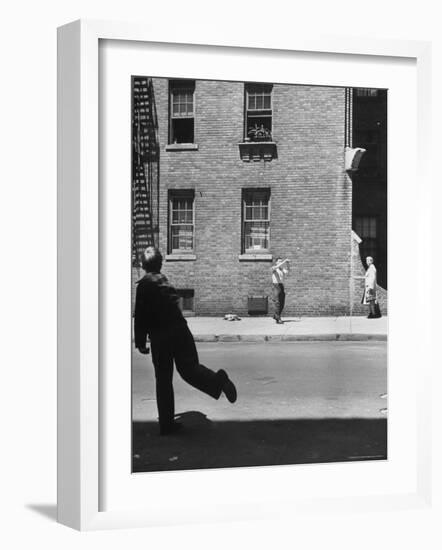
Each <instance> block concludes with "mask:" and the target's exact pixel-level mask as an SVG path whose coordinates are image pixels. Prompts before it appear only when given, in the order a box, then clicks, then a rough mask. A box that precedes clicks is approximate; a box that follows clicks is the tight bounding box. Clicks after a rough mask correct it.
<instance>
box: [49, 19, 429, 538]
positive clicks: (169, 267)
mask: <svg viewBox="0 0 442 550" xmlns="http://www.w3.org/2000/svg"><path fill="white" fill-rule="evenodd" d="M202 36H203V35H201V37H200V38H199V37H198V36H192V39H190V38H189V36H186V34H185V31H184V30H183V33H182V35H174V36H167V35H166V34H162V33H161V32H159V31H155V30H154V29H147V28H144V27H142V26H137V25H133V24H125V23H115V22H113V23H107V22H97V21H77V22H74V23H71V24H68V25H66V26H64V27H61V28H60V29H59V46H58V51H59V56H58V74H59V79H58V115H59V116H58V121H59V128H58V130H59V137H58V147H59V150H58V159H59V164H58V187H59V201H58V205H59V217H58V220H59V224H58V232H59V245H58V258H59V262H58V273H59V275H58V282H59V299H58V304H59V323H58V333H59V340H58V348H59V351H58V397H59V399H58V403H59V405H58V518H59V521H60V522H61V523H64V524H66V525H68V526H71V527H74V528H77V529H81V530H90V529H104V528H115V527H137V526H150V525H165V524H174V523H175V524H176V523H189V522H190V523H193V522H202V521H229V520H238V519H254V518H261V517H262V518H264V517H266V518H269V517H279V518H284V517H287V518H290V517H291V516H292V515H293V514H303V513H319V512H326V511H327V510H329V509H333V512H334V513H336V511H342V512H348V511H349V510H354V509H358V510H364V511H371V510H377V511H379V509H384V510H392V509H397V508H404V507H424V506H427V505H428V503H429V500H430V496H431V471H430V454H429V449H430V433H429V431H428V419H429V415H430V403H429V401H428V399H427V398H426V393H427V392H428V390H429V388H430V381H429V373H430V370H431V364H422V363H420V361H419V358H420V357H421V354H422V350H423V349H426V348H428V347H429V346H430V340H429V338H430V336H429V335H430V333H431V330H430V327H429V325H428V324H429V323H430V319H431V318H430V316H429V315H428V316H422V315H419V312H420V313H422V312H423V311H428V310H429V304H430V284H429V283H430V267H431V264H430V258H431V256H430V253H429V251H428V249H427V247H419V244H420V243H421V242H422V241H425V240H426V242H431V234H430V230H429V225H428V223H427V218H426V215H425V212H426V209H427V208H428V204H429V201H430V200H431V185H430V178H429V160H430V159H429V158H428V157H429V155H428V153H427V151H428V145H429V127H428V124H429V119H430V102H429V100H428V94H429V92H428V86H427V84H428V81H429V77H430V74H429V73H430V68H429V67H430V65H429V59H430V45H429V44H427V43H423V42H405V41H382V40H363V39H356V38H345V37H335V38H321V39H315V40H312V39H307V38H305V37H302V36H297V37H284V36H281V38H280V41H279V42H278V43H274V44H267V43H266V42H265V40H264V39H261V38H259V37H254V38H253V39H245V38H244V36H243V37H236V38H235V37H229V39H228V40H227V39H226V38H224V37H223V36H221V35H219V36H217V37H213V41H212V40H211V43H206V42H207V41H206V40H205V39H204V38H202ZM417 171H419V182H417V180H416V174H417ZM411 251H412V252H413V254H411ZM416 251H419V252H418V257H416ZM174 371H175V372H174ZM418 372H419V376H417V373H418ZM146 495H148V498H147V497H146ZM171 495H173V497H172V496H171Z"/></svg>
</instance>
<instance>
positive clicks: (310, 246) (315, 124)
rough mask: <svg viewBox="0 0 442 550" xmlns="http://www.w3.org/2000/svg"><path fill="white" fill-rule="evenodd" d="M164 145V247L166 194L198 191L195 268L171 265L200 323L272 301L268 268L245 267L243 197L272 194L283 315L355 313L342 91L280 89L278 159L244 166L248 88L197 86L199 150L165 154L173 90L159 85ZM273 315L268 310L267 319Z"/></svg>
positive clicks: (163, 241) (276, 91)
mask: <svg viewBox="0 0 442 550" xmlns="http://www.w3.org/2000/svg"><path fill="white" fill-rule="evenodd" d="M154 90H155V101H156V108H157V113H158V122H159V138H160V151H161V153H160V199H159V200H160V248H161V250H162V251H163V253H165V252H166V251H167V226H168V190H169V189H187V188H189V189H194V190H195V250H196V260H193V261H167V262H165V265H164V272H165V273H166V275H167V276H168V277H169V278H170V280H171V281H172V282H173V284H174V285H175V286H176V287H177V288H193V289H195V311H196V313H197V314H198V315H223V314H225V313H227V312H235V313H238V314H240V315H245V314H246V313H247V296H248V295H250V294H253V295H261V294H263V295H269V296H270V295H271V277H270V266H271V262H270V261H259V262H256V261H240V260H239V258H238V257H239V255H240V253H241V189H242V188H248V187H269V188H270V189H271V222H270V227H271V229H270V234H271V237H270V247H271V253H272V254H273V255H274V256H275V255H281V256H283V257H289V258H291V260H292V272H291V275H290V277H289V278H288V279H287V282H286V292H287V301H286V309H285V314H286V315H311V316H315V315H344V314H348V313H349V311H350V300H351V296H350V279H351V273H350V269H351V261H350V260H351V203H352V187H351V181H350V179H349V178H348V176H347V175H346V173H345V171H344V130H345V127H344V126H345V123H344V121H345V113H344V108H345V102H344V93H345V92H344V88H333V87H316V86H314V87H313V86H288V85H274V88H273V100H272V101H273V139H274V141H276V142H277V158H275V159H273V160H272V161H270V162H264V161H263V160H261V161H259V162H249V163H246V162H243V161H242V160H241V159H240V155H239V147H238V143H240V142H242V141H243V124H244V84H243V83H235V82H216V81H197V82H196V89H195V97H196V100H195V109H196V118H195V143H197V144H198V150H197V151H166V150H165V147H166V145H167V142H168V81H167V80H166V79H154ZM271 311H272V306H271V303H270V312H271Z"/></svg>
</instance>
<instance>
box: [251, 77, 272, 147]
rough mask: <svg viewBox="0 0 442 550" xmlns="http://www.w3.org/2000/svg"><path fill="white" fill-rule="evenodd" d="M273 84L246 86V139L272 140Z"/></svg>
mask: <svg viewBox="0 0 442 550" xmlns="http://www.w3.org/2000/svg"><path fill="white" fill-rule="evenodd" d="M272 88H273V86H272V85H271V84H246V86H245V104H246V105H245V107H246V113H245V138H247V139H249V140H250V141H271V140H272Z"/></svg>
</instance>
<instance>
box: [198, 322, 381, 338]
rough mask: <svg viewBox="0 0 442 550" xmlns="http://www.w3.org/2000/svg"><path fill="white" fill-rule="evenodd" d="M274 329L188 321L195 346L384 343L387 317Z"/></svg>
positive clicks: (274, 325) (250, 324)
mask: <svg viewBox="0 0 442 550" xmlns="http://www.w3.org/2000/svg"><path fill="white" fill-rule="evenodd" d="M283 320H284V324H282V325H278V324H277V323H275V321H274V320H273V319H272V318H271V317H270V316H269V317H241V320H240V321H225V320H224V319H223V318H222V317H188V318H187V322H188V325H189V327H190V330H191V331H192V333H193V335H194V337H195V340H196V341H197V342H259V341H265V342H273V341H284V342H292V341H293V342H294V341H309V340H311V341H321V340H344V341H345V340H349V341H363V340H377V341H385V340H387V330H388V328H387V327H388V317H382V318H381V319H367V318H366V317H284V318H283Z"/></svg>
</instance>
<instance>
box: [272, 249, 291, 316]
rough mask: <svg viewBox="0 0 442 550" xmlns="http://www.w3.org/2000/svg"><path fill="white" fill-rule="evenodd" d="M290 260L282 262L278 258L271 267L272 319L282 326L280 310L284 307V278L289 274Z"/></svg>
mask: <svg viewBox="0 0 442 550" xmlns="http://www.w3.org/2000/svg"><path fill="white" fill-rule="evenodd" d="M289 268H290V260H289V259H288V258H286V259H285V260H283V259H282V258H280V257H278V258H276V260H275V265H272V267H271V270H272V293H273V302H274V304H275V314H274V315H273V319H275V321H276V322H277V323H278V324H282V323H283V322H284V321H282V319H281V314H282V310H283V309H284V305H285V289H284V278H285V277H286V275H288V273H289Z"/></svg>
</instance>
